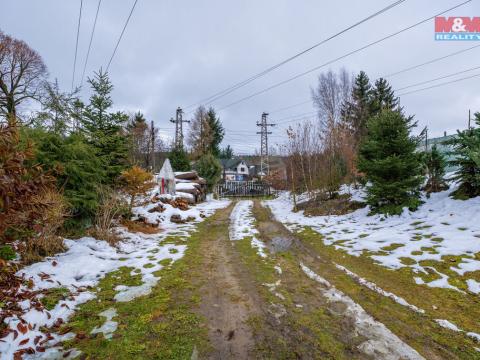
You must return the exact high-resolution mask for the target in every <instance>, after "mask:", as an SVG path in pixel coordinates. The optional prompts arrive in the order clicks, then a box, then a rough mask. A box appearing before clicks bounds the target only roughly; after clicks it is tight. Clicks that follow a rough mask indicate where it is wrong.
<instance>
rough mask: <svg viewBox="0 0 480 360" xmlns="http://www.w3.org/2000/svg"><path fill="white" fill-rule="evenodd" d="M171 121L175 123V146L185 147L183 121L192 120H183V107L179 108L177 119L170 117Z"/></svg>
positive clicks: (178, 147) (177, 147)
mask: <svg viewBox="0 0 480 360" xmlns="http://www.w3.org/2000/svg"><path fill="white" fill-rule="evenodd" d="M170 122H172V123H174V124H175V148H176V149H182V148H183V123H184V122H185V123H189V122H190V120H183V110H182V108H180V107H178V108H177V113H176V115H175V119H173V118H172V119H170Z"/></svg>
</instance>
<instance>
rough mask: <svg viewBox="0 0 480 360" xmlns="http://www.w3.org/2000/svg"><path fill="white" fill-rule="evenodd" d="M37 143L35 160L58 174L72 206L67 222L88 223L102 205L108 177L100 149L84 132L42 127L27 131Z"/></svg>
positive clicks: (56, 175) (56, 177) (59, 182)
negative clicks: (67, 132) (63, 132)
mask: <svg viewBox="0 0 480 360" xmlns="http://www.w3.org/2000/svg"><path fill="white" fill-rule="evenodd" d="M26 136H27V137H28V139H31V140H32V141H33V143H34V144H35V150H36V151H35V160H36V161H37V162H38V163H41V164H43V166H44V168H45V169H46V170H49V171H50V172H51V173H52V174H54V175H55V179H56V181H57V187H58V188H59V189H62V190H63V193H64V196H65V198H66V200H67V202H68V203H69V205H70V210H71V215H72V216H71V217H70V218H69V219H68V220H67V225H69V224H72V225H73V224H75V225H76V224H78V223H79V222H80V223H88V222H89V221H90V220H91V219H92V218H93V217H94V215H95V212H96V210H97V207H98V204H99V196H98V185H99V184H100V183H101V182H102V180H103V179H104V177H105V174H104V166H103V162H102V161H101V159H100V158H99V157H98V156H97V155H96V149H95V148H94V147H93V146H92V145H90V144H88V143H87V142H86V141H85V137H84V136H83V135H82V134H81V133H78V132H77V133H72V134H70V135H69V136H67V137H62V136H61V135H60V134H56V133H53V132H44V131H42V130H40V129H37V130H32V131H30V132H29V133H28V134H26Z"/></svg>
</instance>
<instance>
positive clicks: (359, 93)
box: [342, 71, 373, 143]
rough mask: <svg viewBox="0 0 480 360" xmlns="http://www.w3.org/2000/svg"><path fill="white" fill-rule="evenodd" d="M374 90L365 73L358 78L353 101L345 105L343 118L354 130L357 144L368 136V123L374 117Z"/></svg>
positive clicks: (354, 86) (362, 72) (353, 91)
mask: <svg viewBox="0 0 480 360" xmlns="http://www.w3.org/2000/svg"><path fill="white" fill-rule="evenodd" d="M372 101H373V90H372V85H371V84H370V80H369V78H368V76H367V74H366V73H365V72H364V71H360V73H359V74H358V75H357V76H356V78H355V82H354V84H353V88H352V96H351V100H350V101H348V102H347V103H345V104H344V105H343V109H342V118H343V120H344V121H345V122H346V123H347V124H348V126H349V127H350V128H351V129H352V131H353V133H354V135H355V140H356V142H357V143H359V142H360V141H361V139H362V138H363V137H364V136H365V135H366V132H367V121H368V119H369V118H370V117H371V115H372V111H373V107H372Z"/></svg>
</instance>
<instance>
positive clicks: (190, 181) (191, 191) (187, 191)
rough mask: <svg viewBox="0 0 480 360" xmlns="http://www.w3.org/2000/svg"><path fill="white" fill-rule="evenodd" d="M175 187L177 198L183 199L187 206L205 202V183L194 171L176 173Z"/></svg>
mask: <svg viewBox="0 0 480 360" xmlns="http://www.w3.org/2000/svg"><path fill="white" fill-rule="evenodd" d="M175 186H176V195H177V197H181V198H184V199H185V200H187V201H188V203H189V204H196V203H199V202H202V201H205V199H206V197H207V182H206V180H205V179H203V178H201V177H199V176H198V174H197V172H196V171H187V172H176V173H175Z"/></svg>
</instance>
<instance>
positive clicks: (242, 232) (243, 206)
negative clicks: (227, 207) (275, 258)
mask: <svg viewBox="0 0 480 360" xmlns="http://www.w3.org/2000/svg"><path fill="white" fill-rule="evenodd" d="M252 209H253V201H252V200H242V201H239V202H238V203H237V204H236V205H235V207H234V208H233V210H232V213H231V214H230V231H229V235H230V240H242V239H245V238H247V237H250V238H251V245H252V247H253V248H255V249H256V250H257V254H258V255H259V256H260V257H262V258H266V257H267V254H266V252H265V249H266V245H265V243H264V242H263V241H261V240H259V239H258V237H257V236H258V230H257V229H256V228H255V218H254V217H253V215H252Z"/></svg>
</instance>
